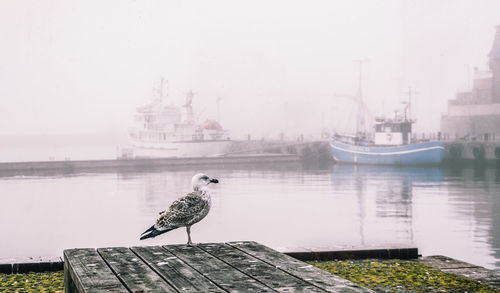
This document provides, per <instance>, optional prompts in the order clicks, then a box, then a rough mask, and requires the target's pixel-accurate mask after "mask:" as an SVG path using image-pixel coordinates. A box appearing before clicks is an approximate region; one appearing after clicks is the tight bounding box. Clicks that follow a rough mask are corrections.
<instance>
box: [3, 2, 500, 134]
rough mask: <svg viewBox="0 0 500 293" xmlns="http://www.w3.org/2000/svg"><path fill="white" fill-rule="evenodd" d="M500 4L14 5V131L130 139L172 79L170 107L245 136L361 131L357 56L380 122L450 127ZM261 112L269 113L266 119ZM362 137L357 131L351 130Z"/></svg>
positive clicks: (9, 34) (8, 127)
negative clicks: (356, 112)
mask: <svg viewBox="0 0 500 293" xmlns="http://www.w3.org/2000/svg"><path fill="white" fill-rule="evenodd" d="M498 11H500V2H498V1H482V2H481V3H480V4H478V3H477V2H474V1H439V2H436V1H377V2H371V1H333V2H331V1H312V2H310V1H309V2H307V4H306V2H299V1H294V2H289V1H271V2H269V1H266V2H264V1H252V2H243V3H241V2H239V3H235V2H232V1H210V2H203V1H193V2H183V1H166V2H165V1H149V2H136V1H127V2H116V1H110V2H98V1H85V2H65V1H52V2H50V4H49V3H48V2H38V1H3V2H2V3H1V4H0V24H1V25H0V36H1V37H2V40H3V43H2V46H1V47H0V80H1V81H2V85H1V86H0V123H1V125H2V131H1V132H0V136H33V135H41V136H43V135H72V134H73V135H78V134H102V133H110V132H113V133H123V134H126V132H127V129H128V127H130V126H131V125H132V123H133V115H134V112H135V109H136V107H138V106H141V105H144V104H146V103H147V102H149V101H150V100H151V98H152V90H153V87H154V86H155V84H157V83H158V81H159V78H160V76H163V77H164V78H165V79H166V80H168V99H169V102H171V103H173V104H176V105H180V104H181V103H182V102H183V100H184V94H185V93H186V92H188V91H190V90H192V91H194V92H195V93H196V95H195V98H194V101H193V105H194V110H195V114H196V115H199V120H200V121H204V120H205V119H216V117H217V110H216V109H217V108H216V99H217V98H218V97H221V99H222V100H221V104H220V107H221V122H222V125H223V127H224V128H226V129H228V130H229V131H231V133H232V136H233V137H234V138H237V139H238V138H239V139H241V138H246V134H252V138H255V139H260V138H261V137H265V138H277V136H278V134H279V133H281V132H284V133H285V135H287V137H288V138H294V137H295V136H296V135H299V134H306V135H307V134H317V133H319V132H320V131H321V128H323V127H325V128H327V129H328V130H330V131H332V130H338V131H342V130H344V129H345V130H349V127H351V126H349V125H350V124H353V121H354V120H353V118H352V117H349V113H351V112H352V111H353V107H354V105H353V103H351V102H349V101H347V100H346V99H344V98H339V97H338V96H336V95H338V94H351V95H354V94H356V91H357V87H358V70H359V65H358V62H357V60H367V61H366V62H364V65H363V97H364V100H365V102H366V103H367V105H368V107H369V108H370V109H371V112H372V113H373V114H378V113H383V114H386V115H391V113H393V110H395V109H401V102H402V101H404V100H406V99H407V95H405V94H404V92H406V91H407V90H408V87H411V88H412V90H414V91H416V92H417V93H418V94H416V95H415V96H414V97H413V100H412V104H413V109H412V114H413V118H416V120H417V123H416V125H415V128H414V129H415V132H437V131H439V120H440V118H441V114H442V113H445V112H446V105H447V101H448V100H450V99H454V98H455V94H456V93H457V92H458V91H462V90H468V89H470V87H471V83H472V76H473V74H472V73H473V68H474V67H478V68H480V69H487V68H488V66H487V56H488V53H489V51H490V49H491V45H492V42H493V38H494V28H495V26H496V25H499V24H500V17H499V16H498V13H497V12H498ZM256 114H258V119H256V117H255V116H256ZM351 129H352V127H351Z"/></svg>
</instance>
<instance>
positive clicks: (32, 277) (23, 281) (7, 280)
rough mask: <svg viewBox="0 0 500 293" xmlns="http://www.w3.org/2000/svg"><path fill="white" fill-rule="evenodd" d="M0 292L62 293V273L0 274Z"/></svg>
mask: <svg viewBox="0 0 500 293" xmlns="http://www.w3.org/2000/svg"><path fill="white" fill-rule="evenodd" d="M0 292H30V293H31V292H47V293H48V292H64V272H63V271H57V272H51V273H27V274H0Z"/></svg>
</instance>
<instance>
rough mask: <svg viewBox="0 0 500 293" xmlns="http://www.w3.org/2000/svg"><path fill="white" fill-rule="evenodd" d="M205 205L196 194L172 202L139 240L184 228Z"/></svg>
mask: <svg viewBox="0 0 500 293" xmlns="http://www.w3.org/2000/svg"><path fill="white" fill-rule="evenodd" d="M207 204H208V203H207V202H206V201H205V200H203V199H202V198H201V196H200V195H199V194H198V193H197V192H191V193H188V194H187V195H186V196H184V197H182V198H180V199H178V200H176V201H174V202H173V203H172V204H171V205H170V207H169V208H168V210H165V211H163V212H160V217H159V218H158V220H156V224H154V225H153V226H151V227H150V228H149V229H148V230H146V231H144V233H142V236H141V240H143V239H146V238H152V237H155V236H158V235H160V234H163V233H165V232H168V231H170V230H174V229H177V228H179V227H182V226H186V224H187V223H190V222H191V221H192V220H193V219H194V218H196V217H197V216H199V213H200V212H201V211H202V210H203V209H205V208H206V205H207Z"/></svg>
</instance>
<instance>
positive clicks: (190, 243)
mask: <svg viewBox="0 0 500 293" xmlns="http://www.w3.org/2000/svg"><path fill="white" fill-rule="evenodd" d="M198 244H199V243H193V242H188V243H187V246H190V247H196V246H198Z"/></svg>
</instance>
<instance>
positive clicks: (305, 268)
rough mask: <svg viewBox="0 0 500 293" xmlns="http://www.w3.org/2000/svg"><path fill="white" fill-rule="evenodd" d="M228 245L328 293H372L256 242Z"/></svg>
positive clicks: (231, 243)
mask: <svg viewBox="0 0 500 293" xmlns="http://www.w3.org/2000/svg"><path fill="white" fill-rule="evenodd" d="M228 244H229V245H231V246H232V247H235V248H237V249H239V250H241V251H243V252H245V253H248V254H250V255H253V256H254V257H256V258H258V259H260V260H262V261H264V262H266V263H268V264H270V265H273V266H275V267H277V268H279V269H281V270H283V271H285V272H287V273H289V274H291V275H293V276H295V277H297V278H301V279H303V280H304V281H306V282H308V283H310V284H313V285H314V286H317V287H319V288H322V289H324V290H327V291H329V292H372V291H371V290H368V289H366V288H363V287H361V286H359V285H357V284H355V283H353V282H351V281H348V280H346V279H343V278H341V277H339V276H335V275H332V274H330V273H328V272H326V271H323V270H321V269H319V268H317V267H315V266H312V265H308V264H306V263H304V262H301V261H299V260H297V259H294V258H292V257H290V256H288V255H285V254H282V253H276V251H275V250H273V249H271V248H269V247H267V246H264V245H262V244H259V243H257V242H253V241H250V242H230V243H228Z"/></svg>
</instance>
